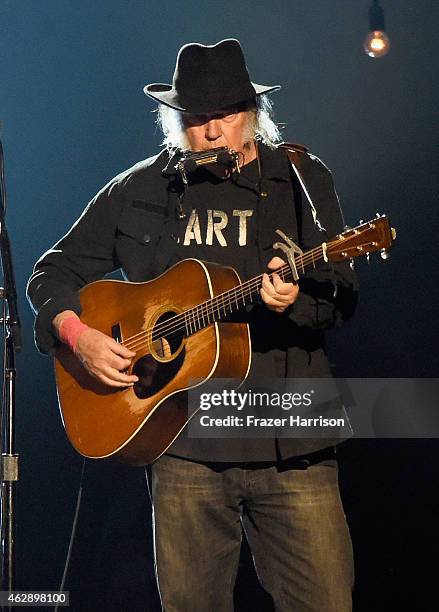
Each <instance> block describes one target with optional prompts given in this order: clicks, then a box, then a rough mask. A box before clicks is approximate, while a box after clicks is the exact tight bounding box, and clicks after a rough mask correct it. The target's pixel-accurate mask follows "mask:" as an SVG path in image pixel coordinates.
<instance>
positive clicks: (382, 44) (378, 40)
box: [363, 0, 390, 57]
mask: <svg viewBox="0 0 439 612" xmlns="http://www.w3.org/2000/svg"><path fill="white" fill-rule="evenodd" d="M363 47H364V51H365V53H367V55H368V56H369V57H383V56H384V55H387V53H388V52H389V49H390V40H389V37H388V36H387V34H386V32H385V25H384V11H383V9H382V8H381V6H380V5H379V1H378V0H374V1H373V3H372V6H371V7H370V9H369V33H368V34H367V36H366V38H365V40H364V45H363Z"/></svg>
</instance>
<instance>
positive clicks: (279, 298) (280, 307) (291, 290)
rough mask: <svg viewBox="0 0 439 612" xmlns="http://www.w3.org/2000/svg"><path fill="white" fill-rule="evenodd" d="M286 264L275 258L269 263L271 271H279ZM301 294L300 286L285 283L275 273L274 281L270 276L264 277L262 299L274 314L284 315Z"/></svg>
mask: <svg viewBox="0 0 439 612" xmlns="http://www.w3.org/2000/svg"><path fill="white" fill-rule="evenodd" d="M284 265H285V262H284V261H283V260H282V259H281V258H280V257H273V259H271V260H270V261H269V262H268V269H269V270H277V269H278V268H280V267H281V266H284ZM298 293H299V285H294V284H293V283H284V281H283V280H282V279H281V277H280V276H279V275H278V274H276V273H273V281H270V277H269V276H268V274H264V275H263V277H262V287H261V298H262V300H263V302H264V304H265V305H266V306H267V308H269V309H270V310H274V312H279V313H282V312H284V310H285V309H286V308H288V306H291V304H293V303H294V302H295V301H296V298H297V295H298Z"/></svg>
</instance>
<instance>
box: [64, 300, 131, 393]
mask: <svg viewBox="0 0 439 612" xmlns="http://www.w3.org/2000/svg"><path fill="white" fill-rule="evenodd" d="M52 325H53V329H54V331H55V333H56V335H57V336H58V338H59V339H60V340H61V341H62V342H64V343H65V344H66V345H67V346H68V347H69V348H70V350H72V351H73V352H74V353H75V355H76V356H77V357H78V359H80V361H81V362H82V363H83V365H84V367H85V369H86V370H87V371H88V372H89V374H91V375H92V376H94V377H95V378H97V380H99V381H100V382H102V383H104V384H105V385H108V386H109V387H116V388H123V387H128V386H132V385H133V384H134V383H135V382H137V381H138V380H139V379H138V377H137V376H135V375H129V374H126V373H125V370H127V369H128V368H129V367H130V365H131V363H132V360H133V358H134V357H135V356H136V353H135V352H133V351H130V350H129V349H128V348H127V347H126V346H124V345H123V344H119V343H118V342H116V341H115V340H114V339H113V338H111V337H110V336H107V335H106V334H103V333H102V332H100V331H99V330H97V329H94V328H92V327H88V326H87V325H84V323H82V322H81V320H80V319H79V317H78V316H77V315H76V313H74V312H73V311H71V310H65V311H63V312H60V313H59V314H58V315H56V317H55V318H54V320H53V322H52Z"/></svg>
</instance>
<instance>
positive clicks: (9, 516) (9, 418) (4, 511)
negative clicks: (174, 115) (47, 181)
mask: <svg viewBox="0 0 439 612" xmlns="http://www.w3.org/2000/svg"><path fill="white" fill-rule="evenodd" d="M5 216H6V185H5V174H4V157H3V146H2V143H1V140H0V254H1V262H2V268H3V284H4V288H1V289H0V298H2V300H3V308H2V311H3V314H2V318H1V319H0V322H1V324H2V327H3V341H4V348H3V368H4V375H3V394H2V406H1V440H0V443H1V459H2V462H1V467H2V470H1V508H0V528H1V544H0V545H1V550H0V552H1V590H2V591H13V590H14V589H13V587H14V570H15V567H14V540H15V516H14V495H15V484H16V482H17V481H18V455H17V454H16V453H15V422H14V418H15V378H16V370H15V353H16V352H18V351H19V350H20V349H21V328H20V320H19V316H18V307H17V292H16V288H15V279H14V272H13V267H12V259H11V249H10V244H9V238H8V233H7V231H6V225H5Z"/></svg>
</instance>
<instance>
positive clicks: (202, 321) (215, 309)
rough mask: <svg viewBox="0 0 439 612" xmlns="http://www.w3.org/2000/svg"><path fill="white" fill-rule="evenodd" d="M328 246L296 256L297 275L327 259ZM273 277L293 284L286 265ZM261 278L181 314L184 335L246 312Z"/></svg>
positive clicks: (255, 278)
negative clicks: (243, 311)
mask: <svg viewBox="0 0 439 612" xmlns="http://www.w3.org/2000/svg"><path fill="white" fill-rule="evenodd" d="M330 247H331V244H330V243H323V244H322V245H320V246H318V247H316V248H314V249H311V250H310V251H307V252H306V253H304V254H302V255H300V256H296V257H295V263H296V268H297V272H298V273H299V274H303V273H304V272H305V270H306V269H307V268H310V267H314V268H315V264H316V262H318V261H319V260H321V259H325V258H326V253H327V252H328V251H329V250H330ZM276 274H278V275H279V276H280V278H281V279H282V280H283V281H284V282H285V283H289V282H292V281H293V273H292V270H291V268H290V266H289V265H288V264H285V265H283V266H282V267H281V268H278V269H277V270H276ZM269 277H270V280H273V273H272V274H269ZM262 278H263V275H262V274H260V275H259V276H255V277H254V278H251V279H250V280H248V281H245V282H244V283H241V284H239V285H237V286H236V287H234V288H233V289H229V290H228V291H225V292H224V293H220V294H219V295H216V296H215V297H213V298H211V299H210V300H207V301H206V302H203V303H202V304H199V305H198V306H195V307H193V308H190V309H189V310H186V311H185V312H184V313H182V315H181V316H182V317H184V323H185V327H186V335H188V336H189V335H191V334H194V333H195V332H197V331H199V330H200V329H202V328H203V327H206V326H207V325H210V324H211V323H215V322H218V321H221V320H223V319H225V318H226V317H228V316H229V315H231V314H233V313H234V312H238V311H239V310H241V309H242V308H245V307H246V306H247V305H248V304H251V303H253V302H254V301H255V300H256V299H257V298H258V297H259V292H260V289H261V286H262Z"/></svg>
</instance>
